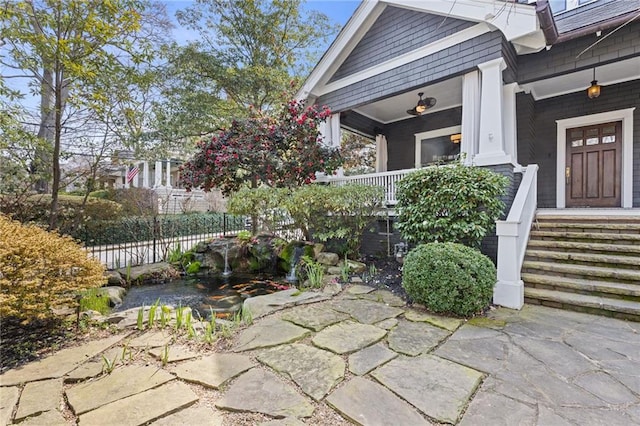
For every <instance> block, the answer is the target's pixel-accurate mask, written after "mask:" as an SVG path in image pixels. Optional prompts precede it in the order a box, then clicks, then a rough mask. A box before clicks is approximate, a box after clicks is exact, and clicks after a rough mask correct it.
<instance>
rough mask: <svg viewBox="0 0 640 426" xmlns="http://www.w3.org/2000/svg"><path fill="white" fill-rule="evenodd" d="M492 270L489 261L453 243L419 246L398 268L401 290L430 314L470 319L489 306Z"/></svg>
mask: <svg viewBox="0 0 640 426" xmlns="http://www.w3.org/2000/svg"><path fill="white" fill-rule="evenodd" d="M495 283H496V268H495V266H494V265H493V263H492V262H491V260H490V259H489V258H488V257H487V256H485V255H483V254H482V253H480V252H479V251H478V250H475V249H473V248H470V247H466V246H464V245H462V244H456V243H429V244H421V245H419V246H418V247H416V248H415V249H413V250H411V251H410V252H409V253H408V254H407V257H406V258H405V261H404V265H403V268H402V286H403V287H404V289H405V290H406V291H407V294H408V295H409V297H411V299H413V301H414V302H417V303H422V304H424V305H425V306H426V307H427V308H428V309H430V310H431V311H433V312H441V313H453V314H456V315H460V316H470V315H473V314H475V313H478V312H480V311H482V309H484V308H485V307H487V306H488V305H489V303H490V302H491V296H492V294H493V286H494V285H495Z"/></svg>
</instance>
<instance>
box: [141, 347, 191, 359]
mask: <svg viewBox="0 0 640 426" xmlns="http://www.w3.org/2000/svg"><path fill="white" fill-rule="evenodd" d="M164 351H165V348H164V347H158V348H153V349H151V350H150V351H149V353H150V354H151V355H153V356H154V357H156V358H158V359H162V358H164V356H165V352H164ZM167 351H168V352H167V355H168V356H167V362H178V361H184V360H187V359H192V358H196V357H197V356H199V354H198V352H196V351H194V350H192V349H191V348H189V347H188V346H182V345H168V346H167Z"/></svg>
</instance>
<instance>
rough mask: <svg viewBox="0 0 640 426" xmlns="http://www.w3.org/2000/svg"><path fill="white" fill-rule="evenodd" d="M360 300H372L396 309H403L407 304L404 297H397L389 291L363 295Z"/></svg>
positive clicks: (377, 291)
mask: <svg viewBox="0 0 640 426" xmlns="http://www.w3.org/2000/svg"><path fill="white" fill-rule="evenodd" d="M360 298H361V299H365V300H372V301H374V302H378V303H384V304H385V305H388V306H394V307H402V306H405V305H406V304H407V302H405V301H404V299H403V298H402V297H400V296H396V295H395V294H393V293H391V292H390V291H389V290H376V291H372V292H371V293H367V294H363V295H361V296H360Z"/></svg>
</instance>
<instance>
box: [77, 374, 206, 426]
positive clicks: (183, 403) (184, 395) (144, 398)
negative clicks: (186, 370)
mask: <svg viewBox="0 0 640 426" xmlns="http://www.w3.org/2000/svg"><path fill="white" fill-rule="evenodd" d="M197 400H198V396H197V395H196V394H195V393H193V391H192V390H191V389H190V388H189V386H188V385H186V384H184V383H180V382H172V383H167V384H164V385H162V386H160V387H157V388H155V389H150V390H147V391H145V392H142V393H138V394H136V395H132V396H129V397H126V398H124V399H120V400H118V401H115V402H112V403H111V404H107V405H104V406H102V407H100V408H98V409H96V410H93V411H89V412H88V413H85V414H82V415H81V416H80V418H79V420H80V421H79V424H80V425H81V426H84V425H114V426H115V425H122V426H125V425H142V424H145V423H147V422H150V421H152V420H155V419H158V418H161V417H162V416H164V415H166V414H168V413H172V412H174V411H176V410H179V409H180V408H183V407H188V406H189V405H191V404H193V403H195V402H196V401H197Z"/></svg>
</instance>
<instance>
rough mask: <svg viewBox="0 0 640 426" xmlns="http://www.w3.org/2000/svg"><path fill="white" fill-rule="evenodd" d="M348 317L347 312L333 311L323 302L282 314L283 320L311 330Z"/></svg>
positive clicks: (320, 328)
mask: <svg viewBox="0 0 640 426" xmlns="http://www.w3.org/2000/svg"><path fill="white" fill-rule="evenodd" d="M349 318H350V316H349V315H348V314H346V313H344V312H338V311H334V310H333V309H331V308H329V307H328V306H326V305H325V304H323V303H320V304H318V305H314V306H308V307H307V306H305V307H303V308H293V309H292V310H290V311H289V312H285V313H284V314H282V319H283V320H285V321H290V322H292V323H294V324H297V325H299V326H301V327H304V328H309V329H311V330H313V331H320V330H322V329H323V328H325V327H327V326H329V325H332V324H335V323H338V322H340V321H344V320H346V319H349Z"/></svg>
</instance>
